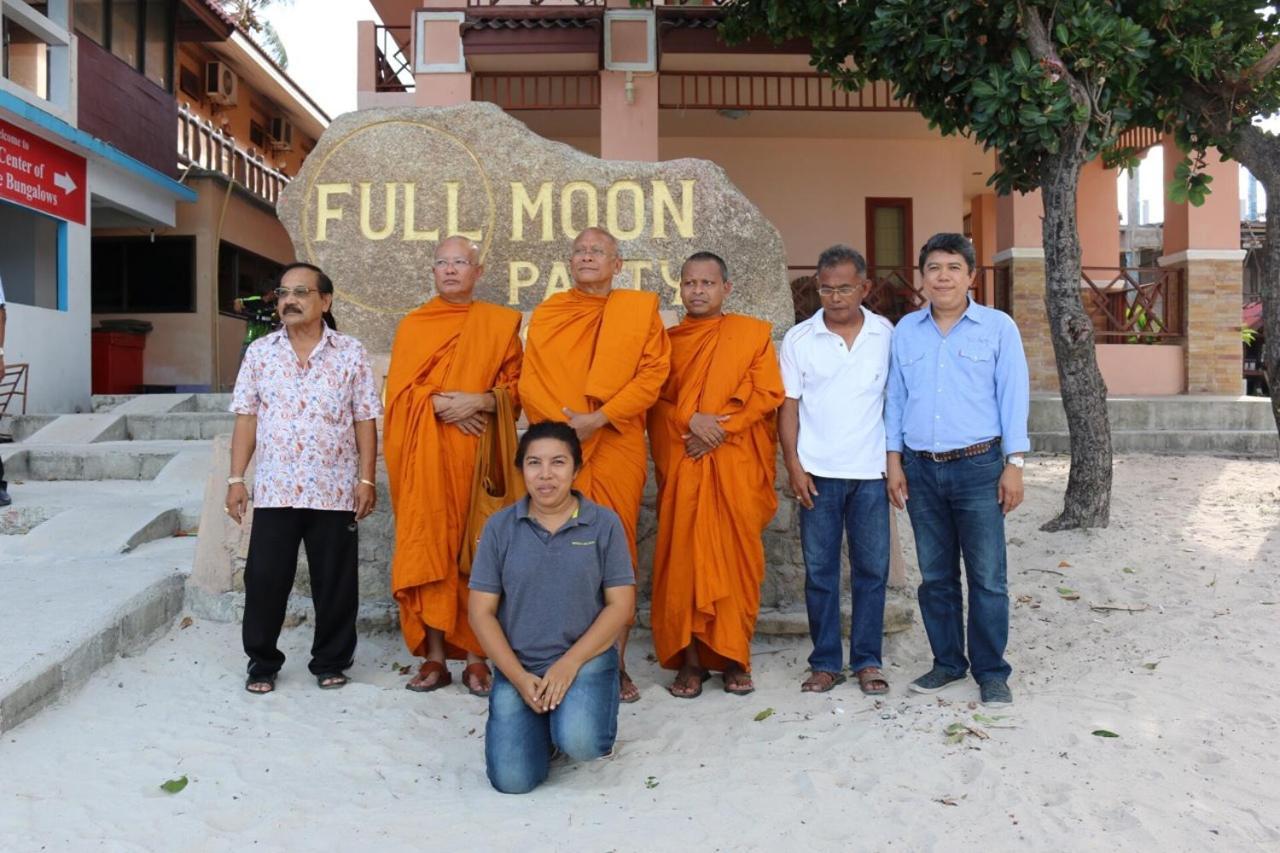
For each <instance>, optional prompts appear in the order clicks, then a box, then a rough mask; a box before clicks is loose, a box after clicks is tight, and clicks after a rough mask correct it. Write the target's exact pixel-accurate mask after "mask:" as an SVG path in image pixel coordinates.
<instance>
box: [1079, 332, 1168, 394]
mask: <svg viewBox="0 0 1280 853" xmlns="http://www.w3.org/2000/svg"><path fill="white" fill-rule="evenodd" d="M1097 348H1098V369H1099V370H1101V371H1102V379H1103V381H1105V382H1106V383H1107V393H1108V394H1110V395H1111V396H1113V397H1118V396H1131V397H1132V396H1153V397H1158V396H1164V395H1169V394H1183V393H1185V392H1186V390H1187V382H1186V371H1185V370H1184V368H1183V361H1184V358H1185V355H1184V353H1183V349H1182V347H1180V346H1172V345H1164V344H1160V345H1150V346H1148V345H1145V344H1098V345H1097Z"/></svg>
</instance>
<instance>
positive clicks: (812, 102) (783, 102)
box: [658, 71, 913, 112]
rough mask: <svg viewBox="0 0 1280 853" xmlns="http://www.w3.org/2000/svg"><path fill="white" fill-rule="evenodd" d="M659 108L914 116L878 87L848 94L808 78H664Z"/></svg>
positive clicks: (820, 77)
mask: <svg viewBox="0 0 1280 853" xmlns="http://www.w3.org/2000/svg"><path fill="white" fill-rule="evenodd" d="M658 104H659V106H661V107H663V108H664V109H674V110H747V111H750V110H791V111H801V110H803V111H808V112H912V111H913V108H912V107H911V105H910V104H909V103H907V102H905V101H901V100H898V99H897V98H895V97H894V96H893V87H892V86H890V85H889V84H888V83H885V82H883V81H878V82H874V83H868V84H867V85H866V86H864V87H863V88H861V89H859V90H858V91H856V92H850V91H848V90H846V89H842V88H840V87H839V86H837V85H836V84H835V83H834V82H833V81H832V80H831V78H830V77H827V76H826V75H825V74H814V73H810V72H788V73H783V72H769V73H761V72H753V71H740V72H729V71H725V72H664V73H663V74H662V76H661V78H660V79H659V89H658Z"/></svg>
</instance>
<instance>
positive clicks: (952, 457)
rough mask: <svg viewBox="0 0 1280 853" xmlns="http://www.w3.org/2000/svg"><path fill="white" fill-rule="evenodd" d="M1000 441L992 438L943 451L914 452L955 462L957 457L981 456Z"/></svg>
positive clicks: (931, 458) (943, 460)
mask: <svg viewBox="0 0 1280 853" xmlns="http://www.w3.org/2000/svg"><path fill="white" fill-rule="evenodd" d="M999 443H1000V439H999V438H992V439H989V440H987V441H980V442H978V443H977V444H971V445H969V446H968V447H961V448H959V449H958V450H944V451H943V452H941V453H929V452H927V451H924V450H913V451H912V453H914V454H915V455H917V456H923V457H924V458H925V459H929V460H932V461H934V462H954V461H956V460H957V459H967V458H969V457H970V456H981V455H982V454H984V453H986V452H987V451H988V450H990V449H991V448H993V447H995V446H996V445H997V444H999Z"/></svg>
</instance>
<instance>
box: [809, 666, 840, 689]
mask: <svg viewBox="0 0 1280 853" xmlns="http://www.w3.org/2000/svg"><path fill="white" fill-rule="evenodd" d="M837 684H844V673H842V672H825V671H823V670H817V671H815V672H814V673H813V674H812V675H810V676H809V677H808V678H806V679H805V680H804V683H802V684H801V685H800V692H801V693H826V692H827V691H828V690H830V689H831V688H832V687H835V686H836V685H837Z"/></svg>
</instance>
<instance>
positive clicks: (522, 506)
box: [516, 489, 596, 530]
mask: <svg viewBox="0 0 1280 853" xmlns="http://www.w3.org/2000/svg"><path fill="white" fill-rule="evenodd" d="M569 491H570V492H571V493H572V494H573V496H574V497H575V498H577V499H578V508H577V509H576V510H574V513H573V515H571V516H569V520H568V521H566V522H565V523H564V527H561V528H560V529H561V530H564V529H565V528H566V527H577V526H578V525H579V524H592V523H593V522H594V521H595V520H596V506H595V504H593V503H591V502H590V501H588V500H587V499H586V498H584V497H583V496H582V492H580V491H578V490H577V489H570V490H569ZM530 502H531V500H530V498H529V496H528V495H525V496H524V497H522V498H521V499H520V500H518V501H516V518H517V519H525V520H527V521H529V523H531V524H532V523H533V522H534V518H533V517H532V516H530V515H529V504H530Z"/></svg>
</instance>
